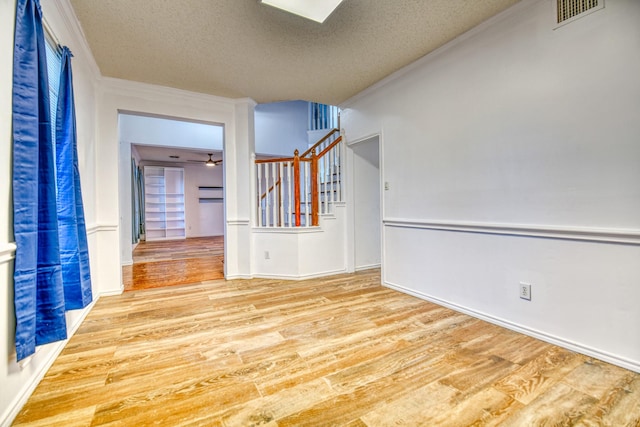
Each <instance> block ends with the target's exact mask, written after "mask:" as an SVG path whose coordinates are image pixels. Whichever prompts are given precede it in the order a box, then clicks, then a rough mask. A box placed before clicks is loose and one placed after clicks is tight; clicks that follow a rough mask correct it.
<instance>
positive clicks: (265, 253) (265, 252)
mask: <svg viewBox="0 0 640 427" xmlns="http://www.w3.org/2000/svg"><path fill="white" fill-rule="evenodd" d="M264 259H271V258H269V251H264Z"/></svg>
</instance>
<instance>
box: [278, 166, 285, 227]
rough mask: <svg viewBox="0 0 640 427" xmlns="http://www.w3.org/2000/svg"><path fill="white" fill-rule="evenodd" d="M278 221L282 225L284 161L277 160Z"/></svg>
mask: <svg viewBox="0 0 640 427" xmlns="http://www.w3.org/2000/svg"><path fill="white" fill-rule="evenodd" d="M278 167H279V170H278V202H279V203H278V205H279V209H278V223H279V224H280V227H284V203H283V200H282V177H283V176H284V162H278Z"/></svg>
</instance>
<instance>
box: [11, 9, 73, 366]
mask: <svg viewBox="0 0 640 427" xmlns="http://www.w3.org/2000/svg"><path fill="white" fill-rule="evenodd" d="M47 77H48V76H47V65H46V54H45V41H44V33H43V29H42V11H41V9H40V2H39V1H38V0H18V1H17V7H16V28H15V45H14V59H13V178H12V179H13V183H12V184H13V211H14V214H13V227H14V234H15V241H16V245H17V249H16V259H15V263H14V292H15V296H14V302H15V310H16V352H17V358H18V360H21V359H24V358H25V357H27V356H29V355H31V354H33V353H34V352H35V346H36V345H41V344H46V343H49V342H53V341H58V340H62V339H65V338H66V337H67V326H66V320H65V303H64V290H63V285H62V268H61V265H60V247H59V241H58V216H57V208H56V189H55V161H54V154H53V153H54V149H53V148H54V147H53V141H52V135H51V123H50V121H49V120H50V119H49V117H50V114H49V91H48V78H47Z"/></svg>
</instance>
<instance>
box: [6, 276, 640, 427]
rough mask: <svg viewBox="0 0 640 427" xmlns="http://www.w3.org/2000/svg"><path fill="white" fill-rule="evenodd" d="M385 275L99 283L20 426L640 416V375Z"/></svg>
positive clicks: (585, 421) (636, 419)
mask: <svg viewBox="0 0 640 427" xmlns="http://www.w3.org/2000/svg"><path fill="white" fill-rule="evenodd" d="M379 274H380V273H379V271H378V270H372V271H367V272H361V273H357V274H353V275H339V276H333V277H329V278H323V279H314V280H308V281H301V282H286V281H278V280H239V281H228V282H225V281H223V280H219V281H211V282H205V283H201V284H196V285H191V286H173V287H170V288H163V289H150V290H143V291H132V292H127V293H124V294H123V295H120V296H113V297H103V298H101V299H100V300H99V301H98V302H97V304H96V306H95V307H94V309H93V310H92V312H91V313H90V314H89V316H88V317H87V319H86V320H85V321H84V323H83V324H82V326H81V327H80V329H79V330H78V332H77V333H76V335H75V336H74V337H73V338H71V340H70V341H69V343H68V344H67V346H66V348H65V349H64V351H63V353H62V354H61V355H60V357H59V358H58V360H57V361H56V362H55V364H54V365H53V366H52V368H51V369H50V370H49V372H48V373H47V375H46V377H45V378H44V379H43V381H42V382H41V384H40V385H39V386H38V387H37V389H36V391H35V392H34V394H33V395H32V396H31V398H30V399H29V401H28V403H27V404H26V406H25V407H24V408H23V410H22V412H21V413H20V414H19V415H18V417H17V419H16V421H15V425H17V426H26V425H46V426H67V427H68V426H89V425H95V426H97V425H113V426H141V425H162V426H197V425H204V426H258V425H260V426H330V425H336V426H339V425H344V426H351V427H355V426H391V425H393V426H397V425H404V426H420V425H424V426H470V425H474V426H480V425H501V426H543V425H544V426H565V425H567V426H569V425H581V426H638V425H640V374H637V373H634V372H631V371H628V370H625V369H622V368H619V367H616V366H613V365H610V364H607V363H604V362H601V361H598V360H594V359H591V358H589V357H586V356H583V355H579V354H576V353H573V352H571V351H568V350H564V349H562V348H559V347H556V346H553V345H550V344H547V343H544V342H541V341H538V340H535V339H533V338H530V337H527V336H524V335H521V334H518V333H515V332H512V331H509V330H506V329H503V328H500V327H497V326H494V325H491V324H488V323H486V322H483V321H480V320H477V319H474V318H472V317H469V316H466V315H463V314H460V313H457V312H454V311H451V310H449V309H446V308H442V307H440V306H437V305H435V304H431V303H429V302H425V301H422V300H420V299H417V298H414V297H411V296H408V295H405V294H402V293H399V292H396V291H393V290H390V289H387V288H384V287H382V286H380V285H379V284H378V283H379V281H380V275H379Z"/></svg>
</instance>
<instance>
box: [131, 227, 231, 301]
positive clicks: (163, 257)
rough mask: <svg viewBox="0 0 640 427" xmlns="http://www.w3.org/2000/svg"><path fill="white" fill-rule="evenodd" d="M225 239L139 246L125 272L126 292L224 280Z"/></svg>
mask: <svg viewBox="0 0 640 427" xmlns="http://www.w3.org/2000/svg"><path fill="white" fill-rule="evenodd" d="M223 259H224V237H223V236H213V237H191V238H188V239H180V240H163V241H156V242H144V241H143V242H140V243H139V244H138V246H137V247H136V249H135V250H134V251H133V265H129V266H125V267H123V268H122V276H123V282H124V289H125V291H132V290H140V289H149V288H162V287H165V286H175V285H184V284H189V283H199V282H203V281H207V280H215V279H223V278H224V264H223Z"/></svg>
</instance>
